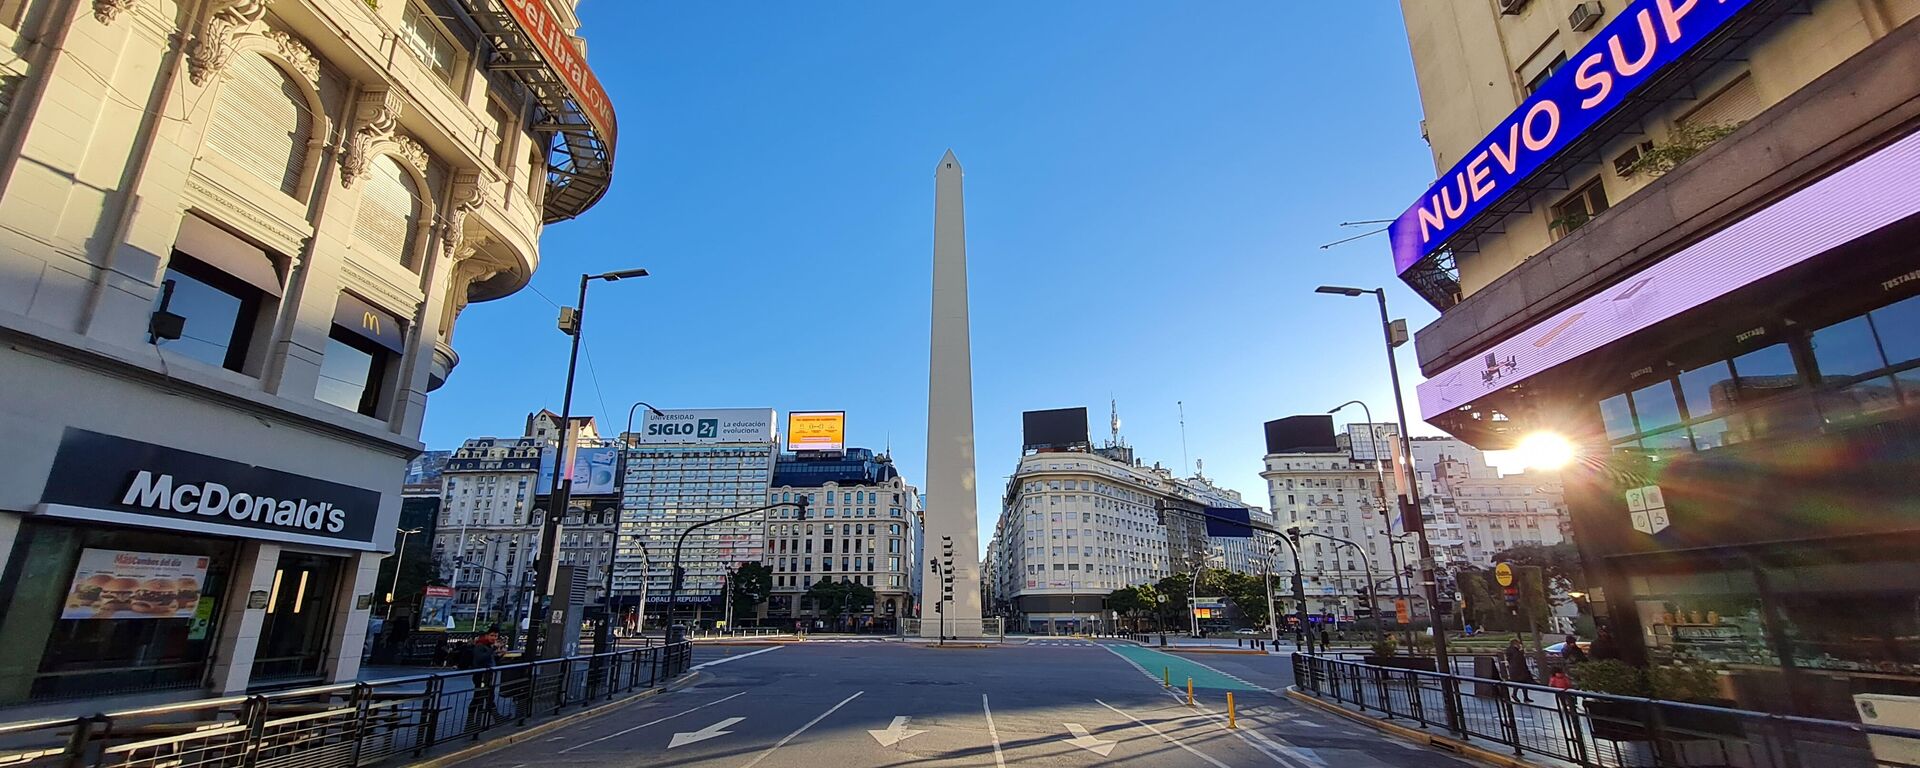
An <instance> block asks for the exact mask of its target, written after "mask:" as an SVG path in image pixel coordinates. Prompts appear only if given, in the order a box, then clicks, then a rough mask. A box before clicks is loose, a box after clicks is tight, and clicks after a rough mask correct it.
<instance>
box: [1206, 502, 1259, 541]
mask: <svg viewBox="0 0 1920 768" xmlns="http://www.w3.org/2000/svg"><path fill="white" fill-rule="evenodd" d="M1205 519H1206V521H1207V538H1209V539H1248V538H1252V537H1253V510H1251V509H1247V508H1246V507H1207V511H1206V512H1205Z"/></svg>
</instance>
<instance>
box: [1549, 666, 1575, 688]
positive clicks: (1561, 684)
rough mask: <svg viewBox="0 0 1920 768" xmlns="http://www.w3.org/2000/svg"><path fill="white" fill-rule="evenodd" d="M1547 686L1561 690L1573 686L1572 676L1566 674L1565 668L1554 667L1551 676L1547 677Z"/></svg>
mask: <svg viewBox="0 0 1920 768" xmlns="http://www.w3.org/2000/svg"><path fill="white" fill-rule="evenodd" d="M1547 687H1549V688H1554V689H1557V690H1562V691H1565V690H1569V689H1571V688H1573V678H1571V677H1568V676H1567V668H1566V667H1554V668H1553V677H1550V678H1547Z"/></svg>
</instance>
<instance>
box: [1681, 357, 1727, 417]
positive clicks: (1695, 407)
mask: <svg viewBox="0 0 1920 768" xmlns="http://www.w3.org/2000/svg"><path fill="white" fill-rule="evenodd" d="M1680 394H1681V395H1682V396H1683V397H1684V398H1686V401H1687V415H1688V416H1691V417H1693V418H1696V419H1697V418H1700V417H1702V416H1707V415H1709V414H1714V413H1720V412H1723V411H1725V410H1727V409H1728V408H1730V407H1732V406H1733V370H1732V369H1730V368H1728V367H1727V361H1725V360H1721V361H1718V362H1714V363H1712V364H1709V365H1703V366H1700V367H1699V368H1695V369H1693V370H1691V371H1687V372H1685V373H1682V374H1680Z"/></svg>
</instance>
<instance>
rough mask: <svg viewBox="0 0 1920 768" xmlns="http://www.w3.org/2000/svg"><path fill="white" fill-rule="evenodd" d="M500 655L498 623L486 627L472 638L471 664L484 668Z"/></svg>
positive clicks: (489, 665)
mask: <svg viewBox="0 0 1920 768" xmlns="http://www.w3.org/2000/svg"><path fill="white" fill-rule="evenodd" d="M499 655H500V625H499V624H494V625H491V626H489V627H487V631H486V632H484V633H482V634H481V635H480V636H479V637H476V638H474V639H473V658H472V660H471V661H470V662H469V663H470V664H471V665H472V666H474V667H477V668H480V669H486V668H488V667H491V666H493V665H494V663H495V662H496V661H498V660H499V659H498V657H499Z"/></svg>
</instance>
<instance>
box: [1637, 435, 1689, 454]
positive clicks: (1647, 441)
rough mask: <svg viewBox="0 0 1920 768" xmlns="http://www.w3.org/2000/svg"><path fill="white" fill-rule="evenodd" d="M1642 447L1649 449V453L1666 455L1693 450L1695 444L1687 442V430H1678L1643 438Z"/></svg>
mask: <svg viewBox="0 0 1920 768" xmlns="http://www.w3.org/2000/svg"><path fill="white" fill-rule="evenodd" d="M1640 447H1642V448H1645V449H1647V452H1648V453H1652V454H1655V455H1665V454H1672V453H1678V452H1682V451H1689V450H1692V449H1693V444H1692V443H1691V442H1689V441H1688V440H1687V431H1686V430H1684V429H1676V430H1673V431H1671V432H1661V433H1660V434H1657V435H1647V436H1646V437H1644V438H1641V440H1640Z"/></svg>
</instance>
